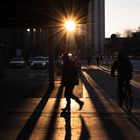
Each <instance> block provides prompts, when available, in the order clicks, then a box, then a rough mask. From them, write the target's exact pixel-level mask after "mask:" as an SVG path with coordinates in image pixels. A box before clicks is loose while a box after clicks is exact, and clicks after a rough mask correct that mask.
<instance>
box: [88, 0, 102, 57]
mask: <svg viewBox="0 0 140 140" xmlns="http://www.w3.org/2000/svg"><path fill="white" fill-rule="evenodd" d="M86 36H87V47H88V49H90V53H91V52H92V54H93V55H96V54H98V53H103V48H104V40H105V2H104V0H90V3H89V11H88V21H87V35H86ZM90 55H91V54H90Z"/></svg>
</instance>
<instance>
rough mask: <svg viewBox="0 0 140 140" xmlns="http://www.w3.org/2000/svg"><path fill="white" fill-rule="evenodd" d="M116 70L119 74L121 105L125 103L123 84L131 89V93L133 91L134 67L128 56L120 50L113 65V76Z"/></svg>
mask: <svg viewBox="0 0 140 140" xmlns="http://www.w3.org/2000/svg"><path fill="white" fill-rule="evenodd" d="M115 71H117V74H118V86H119V95H120V99H121V100H120V102H119V104H120V106H122V103H123V100H122V99H123V85H125V87H126V89H127V90H128V91H129V94H131V93H132V91H131V86H130V80H131V79H132V72H133V67H132V64H131V62H130V60H129V58H128V57H127V56H125V55H124V53H122V52H119V53H118V57H117V59H116V60H115V61H114V62H113V65H112V67H111V76H114V75H115Z"/></svg>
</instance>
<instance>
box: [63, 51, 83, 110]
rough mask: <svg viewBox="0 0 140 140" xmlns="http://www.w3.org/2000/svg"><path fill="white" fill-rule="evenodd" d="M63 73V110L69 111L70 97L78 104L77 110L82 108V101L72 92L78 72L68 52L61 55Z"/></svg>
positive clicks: (76, 81)
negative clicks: (65, 102)
mask: <svg viewBox="0 0 140 140" xmlns="http://www.w3.org/2000/svg"><path fill="white" fill-rule="evenodd" d="M62 70H63V73H62V86H63V87H65V92H64V96H65V98H66V101H67V104H66V107H65V108H63V109H62V110H63V111H70V109H71V107H70V104H71V98H72V99H74V100H75V101H76V102H77V103H78V104H79V110H81V109H82V107H83V104H84V102H82V101H80V100H79V98H78V97H76V96H75V95H74V94H73V89H74V86H75V85H77V84H78V72H77V68H76V65H75V63H74V61H72V60H70V57H69V55H68V53H66V54H64V55H63V69H62Z"/></svg>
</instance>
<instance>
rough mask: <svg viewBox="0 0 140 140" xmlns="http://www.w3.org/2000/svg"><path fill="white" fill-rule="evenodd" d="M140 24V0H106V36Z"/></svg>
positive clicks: (133, 28) (135, 27)
mask: <svg viewBox="0 0 140 140" xmlns="http://www.w3.org/2000/svg"><path fill="white" fill-rule="evenodd" d="M139 26H140V0H105V37H110V36H111V34H113V33H117V32H119V33H120V34H123V32H124V30H126V29H132V30H135V29H137V28H138V27H139Z"/></svg>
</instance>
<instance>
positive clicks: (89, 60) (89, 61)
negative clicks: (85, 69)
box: [87, 56, 92, 65]
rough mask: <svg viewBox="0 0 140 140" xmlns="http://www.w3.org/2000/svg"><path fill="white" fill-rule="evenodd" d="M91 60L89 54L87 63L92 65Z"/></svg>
mask: <svg viewBox="0 0 140 140" xmlns="http://www.w3.org/2000/svg"><path fill="white" fill-rule="evenodd" d="M91 60H92V58H91V56H88V57H87V64H88V65H90V63H91Z"/></svg>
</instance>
